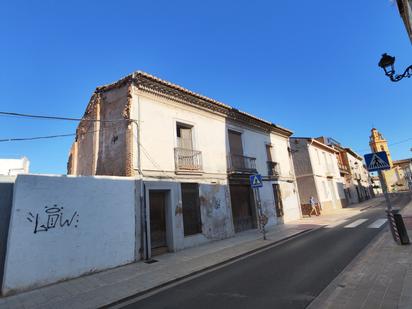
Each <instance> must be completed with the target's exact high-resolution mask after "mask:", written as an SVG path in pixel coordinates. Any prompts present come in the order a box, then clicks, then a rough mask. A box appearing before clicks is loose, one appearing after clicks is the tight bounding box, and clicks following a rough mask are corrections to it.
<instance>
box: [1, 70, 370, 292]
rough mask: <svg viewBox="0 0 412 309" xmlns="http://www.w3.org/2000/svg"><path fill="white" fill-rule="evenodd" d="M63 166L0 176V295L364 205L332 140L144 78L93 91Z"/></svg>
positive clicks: (358, 170)
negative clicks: (317, 211) (63, 171)
mask: <svg viewBox="0 0 412 309" xmlns="http://www.w3.org/2000/svg"><path fill="white" fill-rule="evenodd" d="M67 167H68V175H67V176H66V175H63V176H62V175H33V174H28V175H27V174H20V175H18V176H17V177H15V176H13V177H11V176H8V177H6V178H4V179H3V178H0V191H1V192H2V196H3V199H2V200H0V223H1V224H0V290H1V293H3V294H4V295H7V294H10V293H14V292H16V291H20V290H26V289H31V288H33V287H37V286H42V285H45V284H50V283H53V282H57V281H59V280H64V279H67V278H73V277H77V276H80V275H82V274H86V273H90V272H94V271H99V270H104V269H107V268H111V267H116V266H119V265H123V264H127V263H131V262H134V261H138V260H142V259H145V260H147V259H150V258H152V257H153V256H155V255H158V254H162V253H164V252H174V251H178V250H182V249H185V248H189V247H193V246H196V245H200V244H203V243H207V242H210V241H215V240H220V239H225V238H229V237H232V236H234V235H236V234H237V233H241V232H244V231H248V230H253V229H256V228H259V227H261V225H265V226H266V227H268V228H270V227H271V226H275V225H277V224H282V223H286V222H291V221H294V220H297V219H300V218H302V217H304V216H307V215H309V214H310V210H311V209H310V205H309V199H310V198H311V197H313V198H314V199H315V201H316V202H318V203H319V204H320V207H321V215H322V214H324V213H326V212H331V211H334V210H336V209H340V208H342V207H346V206H348V205H349V204H354V203H358V202H361V201H364V200H366V199H369V198H370V197H372V196H373V191H372V186H371V180H370V178H369V174H368V173H367V171H366V169H365V166H364V164H363V161H362V157H361V156H360V155H359V154H357V153H356V152H354V151H353V150H352V149H350V148H347V147H344V146H343V145H341V144H340V143H339V142H337V141H336V140H334V139H332V138H330V137H317V138H314V137H295V136H293V132H292V131H291V130H289V129H286V128H284V127H282V126H280V125H277V124H274V123H271V122H268V121H266V120H263V119H260V118H258V117H255V116H253V115H250V114H248V113H245V112H242V111H239V110H238V109H236V108H233V107H231V106H229V105H226V104H224V103H221V102H218V101H216V100H213V99H210V98H208V97H205V96H202V95H200V94H197V93H194V92H192V91H190V90H188V89H185V88H183V87H180V86H178V85H175V84H172V83H169V82H167V81H164V80H161V79H159V78H156V77H154V76H152V75H149V74H147V73H144V72H136V73H133V74H131V75H129V76H126V77H125V78H123V79H121V80H119V81H118V82H116V83H113V84H110V85H106V86H103V87H99V88H97V89H96V91H95V92H94V94H93V95H92V97H91V100H90V102H89V104H88V106H87V108H86V112H85V114H84V116H83V117H82V121H81V122H80V123H79V126H78V128H77V131H76V139H75V141H74V143H73V145H72V147H71V150H70V154H69V160H68V166H67ZM22 172H23V171H22ZM4 173H5V172H4ZM5 174H10V172H9V170H7V173H5ZM255 174H260V175H262V184H263V186H262V187H261V188H260V189H258V190H259V197H260V198H259V202H258V203H256V202H255V200H256V196H254V191H253V190H252V189H251V186H250V176H251V175H255ZM258 207H259V208H258ZM21 244H25V245H24V246H22V245H21ZM45 254H47V256H48V259H44V255H45ZM49 261H54V262H53V263H50V262H49ZM21 265H26V268H25V269H36V272H26V271H24V269H22V268H21Z"/></svg>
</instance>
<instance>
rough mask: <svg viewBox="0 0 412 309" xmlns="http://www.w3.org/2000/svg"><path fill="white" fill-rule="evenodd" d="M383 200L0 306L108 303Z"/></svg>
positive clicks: (39, 291) (0, 301)
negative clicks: (265, 235)
mask: <svg viewBox="0 0 412 309" xmlns="http://www.w3.org/2000/svg"><path fill="white" fill-rule="evenodd" d="M381 199H382V198H376V199H373V200H369V201H367V202H364V203H361V204H357V205H356V207H353V208H345V209H339V210H336V211H335V212H333V213H329V214H326V215H322V216H320V217H311V218H304V219H301V220H297V221H294V222H291V223H288V224H283V225H277V226H274V227H271V228H269V229H268V231H267V232H268V233H267V238H268V239H267V240H262V235H261V234H260V233H259V231H258V230H250V231H246V232H242V233H239V234H236V236H235V237H232V238H229V239H225V240H220V241H215V242H211V243H208V244H205V245H202V246H198V247H194V248H190V249H185V250H182V251H179V252H176V253H167V254H164V255H160V256H156V257H155V258H156V260H157V261H158V262H156V263H153V264H146V263H144V262H137V263H133V264H129V265H125V266H121V267H117V268H114V269H110V270H106V271H102V272H99V273H94V274H91V275H88V276H83V277H80V278H76V279H72V280H68V281H64V282H61V283H56V284H53V285H50V286H46V287H42V288H39V289H36V290H32V291H28V292H23V293H19V294H16V295H12V296H8V297H4V298H0V308H59V309H63V308H97V307H101V306H105V305H109V304H112V303H114V302H117V301H119V300H121V299H124V298H126V297H130V296H134V295H140V294H143V293H146V292H148V291H150V290H152V289H154V288H158V287H161V286H164V285H166V284H169V283H172V282H175V281H178V280H181V279H183V278H186V277H188V276H191V275H194V274H196V273H199V272H201V271H204V270H207V269H210V268H213V267H215V266H218V265H221V264H224V263H228V262H230V261H233V260H235V259H237V258H239V257H242V256H245V255H248V254H251V253H253V252H256V251H258V250H261V249H264V248H266V247H269V246H271V245H274V244H276V243H278V242H281V241H284V240H287V239H289V238H292V237H295V236H298V235H300V234H302V233H306V232H309V231H311V230H315V229H317V228H321V227H322V226H325V225H328V224H331V223H333V222H336V221H338V220H343V219H345V218H349V217H352V216H354V215H357V214H359V213H360V212H361V209H362V208H365V207H368V205H375V204H377V203H380V202H381V201H380V200H381Z"/></svg>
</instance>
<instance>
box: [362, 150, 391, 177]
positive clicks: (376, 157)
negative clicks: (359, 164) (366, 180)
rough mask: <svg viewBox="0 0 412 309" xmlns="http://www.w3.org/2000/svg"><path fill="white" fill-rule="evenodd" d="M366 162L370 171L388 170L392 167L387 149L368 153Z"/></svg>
mask: <svg viewBox="0 0 412 309" xmlns="http://www.w3.org/2000/svg"><path fill="white" fill-rule="evenodd" d="M365 163H366V168H367V169H368V171H369V172H376V171H381V170H388V169H390V168H391V166H390V164H389V159H388V155H387V154H386V151H381V152H374V153H368V154H366V155H365Z"/></svg>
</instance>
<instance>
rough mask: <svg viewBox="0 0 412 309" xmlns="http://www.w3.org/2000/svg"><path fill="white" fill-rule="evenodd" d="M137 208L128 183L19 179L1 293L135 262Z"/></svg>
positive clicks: (35, 177) (100, 179)
mask: <svg viewBox="0 0 412 309" xmlns="http://www.w3.org/2000/svg"><path fill="white" fill-rule="evenodd" d="M134 207H135V181H134V180H131V179H130V178H120V177H70V176H69V177H67V176H40V175H20V176H18V177H17V179H16V183H15V187H14V199H13V207H12V214H11V221H10V229H9V236H8V246H7V254H6V263H5V269H4V281H3V293H5V294H7V293H9V292H11V291H14V290H21V289H27V288H30V287H36V286H41V285H45V284H49V283H53V282H56V281H59V280H63V279H68V278H72V277H77V276H79V275H81V274H84V273H88V272H93V271H98V270H103V269H106V268H110V267H115V266H118V265H122V264H126V263H129V262H133V261H134V259H135V220H137V221H138V220H139V218H135V211H134ZM46 211H49V214H50V213H52V212H53V213H54V214H57V216H58V218H57V221H55V222H56V224H54V223H53V222H51V221H47V220H48V218H49V220H51V219H50V217H48V214H47V213H46ZM137 214H139V212H137ZM52 219H53V218H52ZM36 220H37V225H36ZM66 220H68V221H69V223H70V224H67V223H66V224H64V223H65V221H66ZM36 226H37V228H36Z"/></svg>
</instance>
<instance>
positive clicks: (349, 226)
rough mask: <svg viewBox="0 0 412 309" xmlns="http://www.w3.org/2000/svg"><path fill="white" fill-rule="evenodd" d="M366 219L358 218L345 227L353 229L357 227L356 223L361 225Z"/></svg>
mask: <svg viewBox="0 0 412 309" xmlns="http://www.w3.org/2000/svg"><path fill="white" fill-rule="evenodd" d="M366 221H368V219H358V220H356V221H354V222H352V223H351V224H348V225H345V229H353V228H354V227H357V226H358V225H361V224H362V223H364V222H366Z"/></svg>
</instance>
